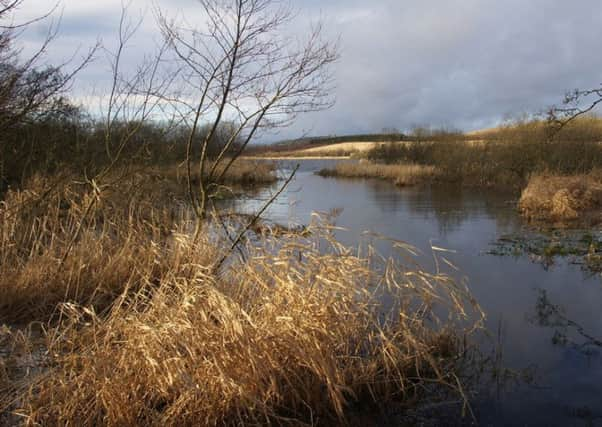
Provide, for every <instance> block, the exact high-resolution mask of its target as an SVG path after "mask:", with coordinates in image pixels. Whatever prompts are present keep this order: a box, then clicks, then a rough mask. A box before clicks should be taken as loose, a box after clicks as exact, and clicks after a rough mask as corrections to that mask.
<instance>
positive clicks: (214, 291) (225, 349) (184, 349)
mask: <svg viewBox="0 0 602 427" xmlns="http://www.w3.org/2000/svg"><path fill="white" fill-rule="evenodd" d="M150 181H151V180H150V179H146V178H145V177H140V178H139V179H138V180H132V181H129V180H127V181H123V182H121V183H120V184H119V185H118V186H117V187H115V188H113V189H112V190H111V191H109V190H107V191H106V192H101V193H100V194H98V195H97V201H96V202H95V203H94V204H93V205H92V208H91V210H92V211H93V212H92V214H91V215H90V216H89V217H88V218H87V219H86V220H82V212H83V211H85V210H87V206H89V205H88V202H89V200H88V199H87V197H88V196H86V195H85V194H86V193H84V192H78V191H77V189H76V188H74V187H73V186H71V187H67V188H66V189H64V190H61V191H55V192H52V194H51V195H50V196H48V197H46V198H40V197H38V196H39V195H40V194H45V192H46V190H47V189H46V187H45V185H44V182H45V181H43V180H36V181H35V182H33V183H31V184H30V188H29V189H27V190H21V191H11V192H9V193H8V194H7V195H6V197H5V199H4V201H3V202H2V204H1V205H0V227H1V228H0V232H1V234H0V249H1V254H2V255H1V258H0V293H1V294H0V301H1V305H0V315H1V316H2V317H1V318H2V322H3V323H5V324H7V326H6V327H5V328H4V329H3V331H2V334H1V336H0V340H1V344H2V346H3V348H2V349H0V393H1V394H0V407H2V408H3V409H4V411H5V412H4V413H5V414H6V415H5V419H4V420H3V421H7V422H10V423H23V424H31V425H34V424H41V425H58V424H65V425H82V426H86V425H88V426H92V425H132V426H133V425H174V426H175V425H237V424H264V423H274V424H289V425H299V424H304V423H305V424H332V423H341V422H343V420H344V419H345V417H346V416H347V415H348V414H349V411H350V410H351V408H353V406H354V404H356V403H358V402H362V404H364V405H384V404H388V403H397V404H399V405H416V404H417V402H420V401H421V400H422V399H424V398H425V395H426V391H428V390H431V389H432V387H433V386H434V385H437V386H439V387H441V388H443V389H446V390H451V391H453V392H456V393H459V394H460V395H462V389H461V386H460V384H459V381H458V375H459V374H458V372H457V371H456V361H457V360H458V358H459V357H460V356H461V351H462V345H461V344H460V343H461V340H462V339H463V338H464V335H463V334H464V333H465V332H468V331H469V330H470V329H471V327H472V325H473V323H472V322H470V325H469V326H466V324H465V323H463V322H465V320H466V316H467V312H468V311H469V310H470V308H471V307H473V304H474V302H473V300H472V298H471V297H470V295H469V293H468V292H467V290H466V289H465V287H464V286H463V285H461V284H458V283H457V282H455V281H454V280H452V278H451V277H449V276H446V275H444V274H438V273H437V274H430V273H427V272H424V271H420V270H419V269H417V268H415V266H414V265H412V266H411V267H406V266H404V265H400V264H398V263H396V262H393V261H392V260H385V259H380V258H378V257H375V256H360V255H358V252H356V251H353V250H350V249H349V248H346V247H344V246H341V245H340V244H339V243H337V242H336V240H335V239H334V238H333V237H332V232H331V228H330V227H329V226H328V225H327V224H324V223H321V222H317V223H316V224H314V225H313V226H312V233H307V234H304V236H305V237H301V236H299V235H295V234H284V235H281V236H279V237H278V238H270V237H266V238H263V240H259V241H258V240H254V242H253V243H251V242H249V243H248V245H247V247H246V250H245V253H246V257H245V259H242V258H241V259H236V258H232V260H231V262H229V263H228V264H226V265H225V266H224V267H223V268H222V269H221V270H220V271H218V272H216V271H214V269H213V265H214V262H215V260H217V259H220V258H221V255H223V253H224V250H225V249H224V247H225V246H227V245H225V244H223V241H224V240H225V239H224V238H223V236H221V235H220V234H219V232H218V231H216V229H214V228H212V227H210V226H209V225H208V226H207V233H206V234H205V235H204V236H203V237H202V238H201V240H200V241H196V242H195V241H193V240H192V239H191V237H190V236H189V233H188V230H190V228H191V227H192V224H191V221H190V218H188V216H187V214H186V212H187V211H186V210H185V209H183V210H182V209H174V207H173V203H172V202H173V200H172V199H164V198H165V197H167V196H166V195H164V194H161V191H157V190H156V185H157V183H155V182H150ZM151 189H155V190H156V191H154V192H153V191H150V190H151ZM161 201H162V203H161ZM78 228H81V233H80V234H79V236H80V237H79V238H78V239H76V240H75V241H72V236H73V235H74V230H75V229H78ZM71 244H72V249H71V250H69V247H70V245H71ZM65 254H67V256H66V257H65ZM383 295H387V297H386V301H388V304H387V305H383ZM474 307H475V309H477V310H478V307H476V306H474ZM34 320H36V321H37V322H38V323H31V322H32V321H34ZM456 322H457V323H456ZM19 324H20V325H22V326H19ZM36 324H37V325H39V327H37V328H33V327H32V326H31V325H36ZM24 325H30V326H24ZM462 325H464V326H465V327H466V329H464V328H463V327H462ZM34 331H35V332H34ZM401 407H403V406H401Z"/></svg>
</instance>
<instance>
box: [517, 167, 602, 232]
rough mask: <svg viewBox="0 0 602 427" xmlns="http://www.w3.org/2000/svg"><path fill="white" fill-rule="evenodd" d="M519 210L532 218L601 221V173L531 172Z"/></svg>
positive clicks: (541, 219) (560, 220) (595, 222)
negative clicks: (536, 173)
mask: <svg viewBox="0 0 602 427" xmlns="http://www.w3.org/2000/svg"><path fill="white" fill-rule="evenodd" d="M519 209H520V211H521V213H522V214H523V215H524V216H525V217H526V218H528V219H530V220H534V221H554V222H573V221H587V222H590V223H592V224H598V223H600V222H602V174H601V173H600V171H599V170H596V171H592V172H590V173H589V174H581V175H564V176H562V175H554V174H549V173H548V174H541V175H534V176H532V177H531V179H530V180H529V183H528V185H527V187H526V188H525V189H524V190H523V192H522V195H521V198H520V201H519Z"/></svg>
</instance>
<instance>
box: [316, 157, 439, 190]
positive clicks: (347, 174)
mask: <svg viewBox="0 0 602 427" xmlns="http://www.w3.org/2000/svg"><path fill="white" fill-rule="evenodd" d="M319 175H321V176H325V177H330V176H332V177H343V178H376V179H383V180H386V181H390V182H392V183H394V184H395V185H397V186H406V185H416V184H419V183H424V182H428V181H431V180H433V179H434V178H435V177H436V176H437V169H436V168H435V167H433V166H424V165H417V164H403V163H402V164H379V163H371V162H367V161H361V162H358V163H338V164H337V165H336V166H335V168H334V169H323V170H321V171H320V172H319Z"/></svg>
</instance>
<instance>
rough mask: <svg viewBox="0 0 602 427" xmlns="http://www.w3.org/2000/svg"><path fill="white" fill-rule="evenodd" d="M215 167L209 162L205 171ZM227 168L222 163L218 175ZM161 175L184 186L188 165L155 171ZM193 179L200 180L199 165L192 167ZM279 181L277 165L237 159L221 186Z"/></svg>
mask: <svg viewBox="0 0 602 427" xmlns="http://www.w3.org/2000/svg"><path fill="white" fill-rule="evenodd" d="M212 167H213V163H211V162H208V163H207V165H206V166H205V170H206V171H209V170H211V168H212ZM224 167H225V163H224V162H222V163H220V165H219V166H218V168H217V169H216V175H217V176H219V175H220V174H221V172H222V171H223V169H224ZM155 170H156V171H157V172H158V173H159V174H160V175H162V176H166V177H170V178H175V179H176V181H177V182H178V183H179V184H183V183H184V182H185V181H186V165H185V163H182V164H179V165H176V166H168V167H161V168H156V169H155ZM192 178H193V180H194V182H195V183H196V182H198V180H199V170H198V165H196V164H195V165H192ZM277 180H278V177H277V175H276V164H275V163H274V162H270V161H266V160H251V159H237V160H236V161H235V162H234V163H233V164H232V167H231V168H230V169H228V171H227V172H226V174H225V175H224V177H223V182H220V184H224V185H242V186H249V185H261V184H272V183H274V182H276V181H277Z"/></svg>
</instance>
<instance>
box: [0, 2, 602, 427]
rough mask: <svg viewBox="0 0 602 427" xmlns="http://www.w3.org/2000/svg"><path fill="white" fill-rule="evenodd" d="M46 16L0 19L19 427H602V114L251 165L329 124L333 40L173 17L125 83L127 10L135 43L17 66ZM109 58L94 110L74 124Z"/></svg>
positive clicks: (2, 10)
mask: <svg viewBox="0 0 602 427" xmlns="http://www.w3.org/2000/svg"><path fill="white" fill-rule="evenodd" d="M28 1H29V0H0V21H2V23H3V25H1V26H0V424H2V425H4V424H6V425H82V426H99V425H108V426H117V425H119V426H121V425H125V426H136V425H157V426H159V425H170V426H172V425H173V426H176V425H177V426H179V425H265V424H268V425H291V426H296V425H365V424H366V423H369V422H376V423H377V424H382V425H388V424H390V423H394V424H402V425H413V424H424V423H431V424H433V423H434V424H437V423H439V424H457V425H470V424H474V423H478V422H482V423H483V424H491V423H498V424H499V423H500V420H502V421H501V422H502V423H504V422H505V421H508V420H511V421H516V422H521V423H523V422H524V421H525V420H526V421H529V422H531V421H533V420H535V421H536V422H540V423H547V422H549V421H550V420H551V419H557V420H558V419H561V420H563V421H574V419H575V417H574V416H573V415H567V414H566V413H565V411H564V410H563V409H559V408H560V407H559V404H560V403H562V404H564V405H567V407H569V410H568V412H570V413H571V414H577V415H578V416H580V417H581V418H583V419H586V420H587V421H591V420H595V419H597V418H598V417H601V416H602V413H600V411H599V408H601V407H602V401H601V400H600V396H602V388H601V386H600V384H602V378H600V375H599V374H598V371H597V370H596V369H598V368H601V369H600V370H599V372H602V361H601V360H600V357H599V354H600V350H599V347H600V345H601V344H600V343H601V338H600V337H601V336H602V324H601V323H600V319H599V316H598V315H597V313H598V311H596V310H594V308H599V302H600V300H601V298H600V297H601V295H600V289H597V288H596V286H598V288H599V285H600V283H599V277H598V276H599V274H600V272H602V238H601V236H600V235H599V233H598V230H597V228H596V227H597V226H598V225H599V224H600V222H602V216H601V209H602V172H600V171H601V170H602V145H601V142H602V120H600V119H599V118H598V117H597V116H595V115H588V114H586V113H590V112H591V110H592V109H593V107H595V105H596V103H594V104H592V108H584V109H577V110H575V109H571V108H568V107H567V108H565V109H556V110H555V111H554V112H553V113H552V114H551V115H550V117H548V120H543V119H533V120H525V121H520V122H514V123H511V124H508V125H506V126H501V127H498V128H495V129H489V130H484V131H479V132H472V133H466V134H465V133H463V132H461V131H459V130H455V129H434V128H428V127H417V128H415V129H414V130H413V131H411V132H405V133H404V132H400V131H398V130H395V129H389V130H383V132H382V133H380V134H357V135H351V136H328V137H304V138H300V139H296V140H291V141H286V142H284V143H279V144H274V145H260V144H255V145H254V143H255V142H256V141H257V139H258V138H259V137H260V136H262V135H263V136H265V135H268V134H269V133H270V132H273V131H277V130H279V129H281V128H283V127H286V126H288V125H290V124H291V123H293V122H294V120H295V119H296V118H297V117H298V116H299V115H301V114H304V113H316V112H322V111H324V110H326V109H328V108H330V107H332V105H333V103H334V95H333V93H332V91H333V87H334V85H333V79H334V74H333V71H332V66H333V64H335V63H336V61H337V60H338V59H339V45H338V44H337V43H336V42H335V41H332V40H330V39H329V38H328V37H326V35H325V34H326V33H325V31H324V29H323V26H322V25H315V26H312V27H311V28H310V29H309V30H308V32H307V34H306V38H305V39H304V41H303V40H296V42H295V43H292V42H291V38H290V34H288V32H287V29H288V27H289V25H290V24H291V22H292V20H293V19H294V17H295V14H294V13H293V11H292V10H291V9H288V8H286V7H282V4H281V2H278V1H274V0H223V1H222V0H200V1H198V3H197V6H198V7H199V10H200V11H201V15H202V16H204V17H205V22H204V23H203V25H202V26H199V27H197V26H194V25H191V24H190V23H189V22H186V20H183V19H181V17H178V16H168V13H167V12H165V11H164V10H162V9H161V8H159V7H158V6H157V8H156V10H155V11H154V12H155V13H154V19H155V22H154V24H155V27H156V31H157V35H158V37H157V38H158V39H160V40H161V43H160V44H159V46H158V47H157V48H156V50H155V51H153V52H151V53H149V54H148V55H145V56H144V59H143V60H141V62H140V63H139V64H136V66H135V67H133V68H131V69H127V68H124V63H127V53H126V52H128V51H129V49H130V46H129V44H128V43H129V42H130V41H131V40H132V38H133V37H134V35H135V33H136V31H137V30H138V29H139V28H140V27H141V24H142V21H140V23H138V24H136V22H137V21H136V19H133V20H132V19H131V16H130V13H131V10H130V9H129V8H128V6H127V5H125V4H124V5H123V6H122V8H121V10H120V11H119V12H120V19H117V21H118V22H117V24H118V33H117V34H116V40H117V42H116V43H117V44H116V47H115V46H114V47H113V48H110V47H107V46H101V45H97V46H95V47H92V48H91V49H90V51H89V52H88V53H86V54H84V55H83V57H82V58H81V59H80V60H79V62H78V61H77V60H76V59H75V58H77V55H76V56H74V57H73V58H74V59H72V60H71V61H70V62H66V63H62V65H60V66H50V65H47V64H48V62H47V61H46V59H48V58H47V57H46V52H47V48H48V46H50V45H52V44H53V43H56V42H57V39H56V34H55V33H53V32H52V31H50V32H49V33H48V36H47V38H46V40H45V41H44V42H43V44H42V46H40V47H39V48H38V50H37V51H35V52H33V53H32V54H30V56H27V52H29V51H28V50H24V49H21V46H20V45H19V36H20V35H21V30H22V29H24V28H27V27H29V26H31V25H32V24H36V23H38V22H42V21H44V20H45V19H46V18H47V16H42V17H37V18H35V19H34V20H32V21H25V22H24V23H21V24H18V23H15V22H17V21H15V19H16V18H15V16H16V15H15V14H16V13H17V11H18V10H19V8H20V7H21V6H22V5H23V4H25V3H26V2H28ZM189 25H190V26H189ZM159 36H160V37H159ZM101 53H102V54H101ZM103 58H104V59H106V60H107V63H106V64H105V65H106V67H105V68H106V69H108V70H109V74H110V76H109V83H108V87H106V88H103V89H102V90H101V92H103V91H104V92H103V94H102V95H100V96H98V99H99V103H100V104H102V106H101V107H100V108H90V106H87V105H78V104H77V103H76V101H75V99H76V95H75V94H74V93H73V92H72V91H71V89H72V85H73V84H74V78H75V77H76V76H77V75H78V73H79V72H81V71H82V70H84V69H86V67H91V66H95V65H94V64H95V61H101V60H102V59H103ZM584 93H585V94H586V95H587V96H590V95H592V94H594V95H599V97H600V98H601V99H602V94H601V93H600V92H597V90H594V91H589V92H587V91H586V92H579V91H578V92H575V94H573V95H572V98H570V97H569V98H568V100H569V101H575V100H578V99H579V97H580V96H582V95H583V94H584ZM597 102H600V101H597ZM571 105H572V104H571ZM272 157H282V158H290V159H293V160H292V161H283V162H275V161H273V160H270V158H272ZM295 157H317V158H323V157H334V158H335V160H333V161H310V160H305V161H301V162H296V161H294V158H295ZM266 158H268V159H266ZM343 158H344V159H343ZM336 159H340V161H339V160H336ZM339 178H354V179H353V180H346V179H339ZM391 184H392V185H391ZM576 264H577V266H575V265H576ZM541 266H543V267H544V268H541ZM575 267H576V268H575ZM567 284H568V285H573V286H574V288H572V289H569V288H568V287H567ZM491 331H497V333H491ZM550 331H552V332H550ZM559 351H561V353H559ZM592 366H593V367H594V369H592ZM539 367H540V368H539ZM537 368H539V369H540V370H541V371H543V374H541V373H540V372H539V371H538V369H537ZM571 370H572V371H571ZM571 372H573V373H575V375H570V374H571ZM591 372H593V373H591ZM590 373H591V375H590ZM525 379H528V381H525ZM540 383H541V384H544V385H545V387H548V388H547V389H546V388H545V387H542V388H541V389H536V392H534V391H533V390H534V389H533V387H532V386H533V385H534V384H535V386H538V385H539V384H540ZM508 384H510V386H509V387H508V388H506V386H507V385H508ZM548 389H549V390H551V391H545V390H548ZM567 389H578V390H579V391H580V393H581V394H578V393H575V395H571V394H570V393H569V392H568V391H567ZM584 390H585V391H584ZM500 396H503V398H502V397H500ZM524 402H528V403H529V405H527V406H529V408H527V409H525V408H522V406H523V404H524ZM498 406H499V407H498ZM550 406H552V407H553V410H549V408H550ZM517 408H518V409H517ZM517 420H518V421H517Z"/></svg>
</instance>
